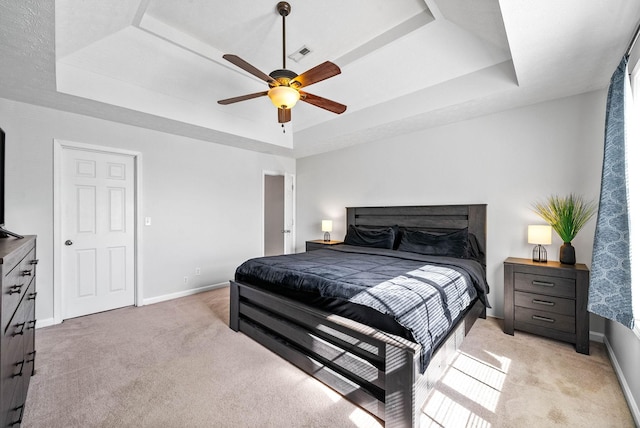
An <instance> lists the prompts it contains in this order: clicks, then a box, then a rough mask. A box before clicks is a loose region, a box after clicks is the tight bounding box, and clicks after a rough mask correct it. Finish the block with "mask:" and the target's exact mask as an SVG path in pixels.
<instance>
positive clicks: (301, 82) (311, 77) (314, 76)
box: [290, 61, 341, 88]
mask: <svg viewBox="0 0 640 428" xmlns="http://www.w3.org/2000/svg"><path fill="white" fill-rule="evenodd" d="M340 73H341V71H340V67H338V66H337V65H335V64H334V63H332V62H331V61H325V62H323V63H322V64H320V65H316V66H315V67H313V68H312V69H310V70H307V71H305V72H304V73H302V74H301V75H299V76H298V77H296V78H294V79H293V80H292V81H291V83H290V85H291V86H293V87H294V88H303V87H305V86H309V85H313V84H314V83H318V82H321V81H323V80H325V79H328V78H329V77H333V76H336V75H338V74H340Z"/></svg>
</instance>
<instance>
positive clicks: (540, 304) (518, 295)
mask: <svg viewBox="0 0 640 428" xmlns="http://www.w3.org/2000/svg"><path fill="white" fill-rule="evenodd" d="M514 299H515V305H516V306H520V307H523V308H529V309H535V310H539V311H545V312H553V313H554V314H560V315H568V316H570V317H573V316H575V315H576V301H575V300H573V299H565V298H562V297H555V296H545V295H543V294H534V293H525V292H524V291H516V292H515V296H514Z"/></svg>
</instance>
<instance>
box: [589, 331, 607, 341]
mask: <svg viewBox="0 0 640 428" xmlns="http://www.w3.org/2000/svg"><path fill="white" fill-rule="evenodd" d="M589 340H591V341H592V342H598V343H604V333H600V332H597V331H590V332H589Z"/></svg>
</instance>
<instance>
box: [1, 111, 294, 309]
mask: <svg viewBox="0 0 640 428" xmlns="http://www.w3.org/2000/svg"><path fill="white" fill-rule="evenodd" d="M0 126H1V127H2V128H3V129H4V130H5V132H6V143H7V145H6V159H7V160H6V167H7V170H6V198H5V201H6V225H7V228H8V229H9V230H11V231H14V232H17V233H20V234H35V235H38V258H39V259H40V263H39V265H38V282H37V287H38V303H37V314H36V315H37V318H38V320H47V319H50V318H51V317H52V316H53V269H54V266H53V248H54V242H53V183H52V180H53V167H54V165H53V140H54V139H60V140H66V141H74V142H80V143H87V144H95V145H101V146H111V147H118V148H124V149H128V150H133V151H138V152H141V153H142V171H143V176H142V186H143V188H142V198H143V199H142V212H141V213H139V218H143V217H151V219H152V224H151V226H148V227H144V226H143V229H142V235H143V237H142V254H143V256H142V260H141V261H140V267H141V268H142V270H143V284H144V288H143V290H144V299H150V298H154V297H159V296H165V295H168V294H171V293H176V292H180V291H185V290H188V289H192V288H196V287H202V286H206V285H211V284H217V283H221V282H225V281H228V280H229V279H231V278H232V277H233V273H234V271H235V268H236V267H237V266H238V265H239V264H240V263H241V262H243V261H244V260H245V259H247V258H249V257H255V256H260V255H262V251H263V248H262V216H263V213H262V192H263V189H262V172H263V170H269V171H282V172H283V173H284V172H288V173H292V174H294V173H295V160H294V159H288V158H284V157H278V156H272V155H266V154H261V153H255V152H251V151H246V150H240V149H235V148H231V147H228V146H223V145H217V144H212V143H209V142H203V141H198V140H194V139H189V138H185V137H179V136H175V135H170V134H165V133H162V132H157V131H151V130H148V129H143V128H138V127H134V126H129V125H123V124H119V123H114V122H109V121H105V120H99V119H95V118H91V117H86V116H81V115H77V114H71V113H66V112H61V111H57V110H52V109H48V108H42V107H38V106H33V105H29V104H23V103H18V102H14V101H9V100H6V99H0ZM141 224H142V223H141ZM196 267H200V268H201V275H200V276H195V275H194V274H195V268H196ZM184 276H189V282H188V284H186V285H185V284H184V282H183V277H184Z"/></svg>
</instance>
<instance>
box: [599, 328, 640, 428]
mask: <svg viewBox="0 0 640 428" xmlns="http://www.w3.org/2000/svg"><path fill="white" fill-rule="evenodd" d="M605 336H606V340H607V342H608V345H609V349H610V351H611V354H612V355H611V357H612V358H611V359H612V360H613V361H614V364H615V365H617V369H618V370H619V371H620V372H622V373H623V380H622V383H623V388H624V390H625V394H626V395H627V401H629V402H630V407H631V410H632V413H633V415H634V417H635V421H636V425H638V426H640V369H639V367H640V339H638V337H637V336H636V335H635V334H634V333H633V332H632V331H631V330H629V329H628V328H626V327H624V326H623V325H622V324H619V323H617V322H614V321H609V320H607V321H606V322H605Z"/></svg>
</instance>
